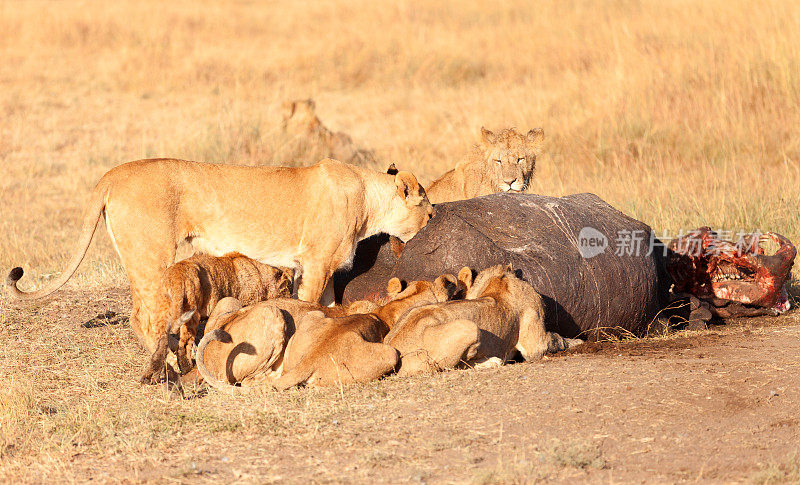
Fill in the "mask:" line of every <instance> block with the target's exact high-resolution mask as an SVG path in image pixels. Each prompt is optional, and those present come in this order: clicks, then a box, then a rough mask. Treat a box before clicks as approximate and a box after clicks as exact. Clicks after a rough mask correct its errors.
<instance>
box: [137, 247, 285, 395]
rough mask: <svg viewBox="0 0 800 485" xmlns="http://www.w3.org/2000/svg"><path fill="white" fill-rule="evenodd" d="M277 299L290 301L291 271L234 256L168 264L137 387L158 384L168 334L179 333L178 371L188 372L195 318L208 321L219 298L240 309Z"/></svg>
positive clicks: (202, 257) (205, 257)
mask: <svg viewBox="0 0 800 485" xmlns="http://www.w3.org/2000/svg"><path fill="white" fill-rule="evenodd" d="M281 296H284V297H290V296H292V271H290V270H283V269H278V268H273V267H272V266H268V265H266V264H261V263H259V262H258V261H255V260H253V259H250V258H248V257H246V256H242V255H241V254H238V253H231V254H227V255H225V256H221V257H214V256H209V255H206V254H196V255H194V256H192V257H190V258H188V259H185V260H183V261H179V262H177V263H175V264H173V265H172V266H170V267H169V268H167V270H166V271H165V272H164V276H163V279H162V291H161V295H160V296H159V300H158V309H157V311H156V315H157V318H158V319H159V322H160V326H161V328H162V329H163V331H162V334H161V337H160V338H159V339H158V340H157V342H156V350H155V351H154V352H153V354H152V356H151V358H150V365H149V366H148V368H147V369H146V370H145V373H144V375H143V376H142V379H141V380H142V382H143V383H147V382H152V381H153V380H158V379H159V377H160V374H161V372H160V371H161V370H162V369H163V368H164V361H165V359H166V357H167V351H168V348H167V347H168V340H169V335H171V334H176V333H178V332H179V331H180V342H179V343H178V346H177V349H176V356H177V358H178V367H179V368H180V371H181V373H182V374H185V373H187V372H188V371H189V370H190V369H191V367H192V364H191V359H190V358H189V356H188V355H187V354H188V350H187V347H189V346H191V345H193V344H194V339H195V335H196V334H197V327H198V325H199V323H200V319H201V318H206V317H209V316H210V315H211V311H212V310H213V309H214V308H215V307H216V306H217V303H218V302H219V301H220V300H222V299H223V298H225V297H235V298H237V299H238V300H239V301H241V302H242V304H244V305H251V304H253V303H257V302H259V301H262V300H267V299H269V298H277V297H281ZM190 310H195V311H193V312H191V317H190V318H189V319H188V320H183V319H181V315H183V314H184V312H187V311H190Z"/></svg>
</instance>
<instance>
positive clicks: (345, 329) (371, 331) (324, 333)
mask: <svg viewBox="0 0 800 485" xmlns="http://www.w3.org/2000/svg"><path fill="white" fill-rule="evenodd" d="M388 331H389V327H387V326H386V324H385V323H383V322H382V321H381V319H380V318H378V317H377V316H375V315H374V314H357V315H349V316H346V317H340V318H327V317H325V315H324V314H323V313H322V312H311V313H309V314H308V315H306V316H305V317H304V318H303V319H302V320H300V322H299V323H298V325H297V329H296V330H295V333H294V335H292V338H291V339H290V340H289V343H288V344H287V346H286V354H285V356H284V371H283V375H281V377H280V378H278V379H277V380H276V381H275V383H274V384H273V385H274V387H275V388H276V389H288V388H290V387H293V386H297V385H301V384H306V385H309V386H331V385H334V384H350V383H352V382H368V381H371V380H373V379H378V378H379V377H381V376H384V375H386V374H388V373H390V372H392V371H394V369H395V367H397V362H398V360H399V355H398V353H397V350H395V349H394V348H393V347H390V346H388V345H386V344H384V343H383V337H384V336H386V333H387V332H388Z"/></svg>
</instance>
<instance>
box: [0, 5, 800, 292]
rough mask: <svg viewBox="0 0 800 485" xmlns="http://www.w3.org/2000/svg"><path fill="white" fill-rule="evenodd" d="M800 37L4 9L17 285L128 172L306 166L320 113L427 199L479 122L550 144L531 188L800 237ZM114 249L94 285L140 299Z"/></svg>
mask: <svg viewBox="0 0 800 485" xmlns="http://www.w3.org/2000/svg"><path fill="white" fill-rule="evenodd" d="M798 22H800V7H798V5H797V3H796V2H792V1H790V0H786V1H766V2H762V3H761V4H760V5H759V8H757V9H754V8H752V5H751V4H750V3H749V2H744V1H733V2H730V1H723V0H709V1H706V2H689V1H683V0H671V1H669V2H657V3H649V2H637V1H634V0H618V1H611V0H608V1H599V0H596V1H592V0H581V1H577V0H574V1H544V2H537V3H536V4H535V5H531V4H529V3H528V2H522V1H519V2H515V1H512V2H503V3H502V4H501V5H493V6H492V7H491V8H487V7H486V5H485V4H484V3H482V2H470V1H468V2H463V1H459V2H455V1H452V2H437V3H435V4H429V5H425V6H421V5H418V4H417V3H415V2H400V3H396V2H395V3H393V4H392V5H384V4H375V3H373V2H362V1H355V2H330V1H323V2H277V3H270V4H268V5H263V4H259V3H251V2H204V3H203V4H202V5H197V4H195V3H190V2H170V3H169V4H168V5H164V4H162V3H161V2H92V1H87V2H59V3H58V4H52V3H47V2H36V1H31V2H3V3H0V28H2V30H3V32H4V35H3V36H2V39H0V55H2V58H3V59H4V62H2V63H0V83H2V89H0V187H2V193H3V195H4V197H3V198H2V200H0V213H2V214H3V217H2V218H1V219H0V230H1V231H2V233H3V234H4V237H3V238H2V241H0V268H8V267H10V266H12V265H17V264H22V265H24V266H25V267H26V269H28V271H29V274H30V275H32V276H33V280H31V279H26V281H29V282H30V281H33V282H34V283H38V282H40V281H41V278H44V277H46V276H47V275H48V274H52V273H55V272H57V271H60V270H61V268H62V267H63V262H64V259H65V257H66V255H67V254H68V252H69V251H71V249H72V244H73V242H74V241H75V239H76V235H77V231H78V228H79V218H80V217H81V210H82V207H83V204H84V202H85V195H86V194H87V193H88V191H89V189H90V188H91V186H92V184H94V183H95V182H96V180H97V179H98V178H99V177H100V175H101V174H102V173H103V172H105V171H106V170H108V169H109V168H111V167H113V166H114V165H116V164H119V163H122V162H125V161H129V160H133V159H137V158H142V157H152V156H172V157H183V158H188V159H195V160H205V161H224V162H240V163H277V162H278V161H281V160H285V159H286V158H290V157H291V158H296V159H297V158H299V159H301V160H300V161H304V160H302V158H304V157H302V156H299V157H298V156H296V154H294V153H291V151H289V152H287V150H286V149H285V148H286V140H283V139H281V137H280V134H279V133H278V131H277V129H278V124H279V115H278V106H279V104H280V102H281V101H283V100H285V99H288V98H294V97H307V96H312V97H314V98H316V100H317V104H318V111H319V112H320V116H321V117H322V119H323V121H325V122H326V123H327V124H329V125H330V126H331V128H332V129H335V130H343V131H346V132H348V133H350V134H351V135H352V136H353V137H354V139H355V140H356V142H357V143H359V144H361V145H363V146H367V147H371V148H374V149H375V150H376V152H377V154H378V156H380V157H381V158H383V159H385V160H386V161H387V162H388V161H396V162H397V163H398V165H399V166H402V167H408V168H410V169H412V170H414V171H415V172H417V174H418V175H419V176H420V177H421V178H422V179H424V180H426V181H429V180H431V179H433V178H434V177H435V176H437V175H438V174H440V173H442V172H443V171H445V170H447V169H448V168H450V167H451V166H452V165H453V164H454V163H456V162H457V161H458V160H459V159H460V158H461V157H463V156H464V155H465V154H466V153H467V152H468V149H469V146H470V145H471V144H472V143H473V142H474V141H475V139H476V137H477V132H478V129H479V127H480V126H481V125H486V126H488V127H502V126H508V125H511V126H517V127H519V128H523V129H524V128H528V127H532V126H543V127H544V128H545V131H546V134H547V136H548V146H547V156H545V157H544V158H543V159H542V160H541V161H540V163H539V170H538V176H537V178H536V182H535V184H534V186H533V190H534V191H536V192H540V193H546V194H556V195H560V194H566V193H571V192H576V191H592V192H596V193H598V194H599V195H601V196H602V197H604V198H605V199H607V200H608V201H609V202H611V203H612V204H614V205H615V206H617V207H618V208H620V209H621V210H623V211H625V212H628V213H630V214H632V215H634V216H636V217H638V218H640V219H642V220H644V221H646V222H648V223H650V224H651V225H652V226H653V227H654V228H656V230H657V232H658V233H659V234H662V233H663V232H664V231H665V232H666V233H667V234H674V233H675V232H676V231H678V230H680V229H687V228H693V227H696V226H698V225H701V224H709V225H711V226H713V227H721V228H725V229H730V230H733V231H737V230H739V229H754V228H762V229H772V230H777V231H780V232H783V233H784V234H786V235H787V236H789V237H790V238H792V239H795V240H797V239H800V225H799V224H800V223H798V220H799V219H798V218H797V217H796V208H797V207H798V206H799V205H800V190H798V189H797V182H798V181H800V168H799V166H800V135H798V132H797V129H796V127H797V126H800V110H798V109H797V106H798V104H799V103H800V87H799V86H800V30H798V29H797V28H796V26H797V24H798ZM314 157H315V154H309V156H308V157H307V158H308V161H310V160H311V159H313V158H314ZM295 161H297V160H295ZM100 239H101V240H102V242H101V244H100V245H99V250H95V251H93V252H92V253H91V257H90V260H89V261H88V263H86V264H85V266H84V268H83V269H82V270H81V274H82V275H83V279H79V280H78V283H79V284H87V283H92V284H101V285H102V284H107V283H108V282H109V281H114V282H121V281H123V280H122V278H121V271H120V267H119V263H118V260H117V259H116V257H115V256H114V255H113V254H112V251H111V250H110V248H109V245H108V244H107V242H106V238H105V237H101V238H100Z"/></svg>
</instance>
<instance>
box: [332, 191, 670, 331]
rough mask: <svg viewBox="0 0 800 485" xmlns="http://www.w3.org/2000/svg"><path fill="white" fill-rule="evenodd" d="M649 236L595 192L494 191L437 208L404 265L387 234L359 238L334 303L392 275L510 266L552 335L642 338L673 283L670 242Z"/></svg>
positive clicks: (377, 292)
mask: <svg viewBox="0 0 800 485" xmlns="http://www.w3.org/2000/svg"><path fill="white" fill-rule="evenodd" d="M651 237H652V230H651V229H650V227H649V226H647V225H646V224H644V223H642V222H639V221H637V220H635V219H632V218H630V217H628V216H626V215H625V214H623V213H621V212H619V211H618V210H616V209H614V208H613V207H611V206H610V205H608V204H607V203H606V202H604V201H603V200H602V199H600V198H599V197H597V196H596V195H594V194H575V195H569V196H565V197H546V196H540V195H533V194H494V195H489V196H485V197H478V198H475V199H469V200H463V201H458V202H451V203H446V204H439V205H437V206H436V215H435V216H434V217H433V219H431V221H430V222H429V223H428V225H427V226H426V227H425V228H423V229H422V230H421V231H420V232H419V233H418V234H417V235H416V236H415V237H414V238H413V239H411V240H410V241H409V242H408V243H407V244H406V246H405V249H404V250H403V252H402V253H401V254H400V256H399V257H397V258H395V256H394V253H393V252H392V250H391V248H390V244H389V243H388V238H387V237H386V236H378V237H374V238H370V239H367V240H365V241H362V242H361V244H359V247H358V250H357V251H356V257H355V260H354V264H353V268H352V269H351V270H350V271H348V272H343V273H339V274H337V276H336V288H337V296H338V297H339V300H340V301H343V302H345V303H347V302H350V301H355V300H360V299H369V300H373V301H377V300H380V298H382V297H383V296H384V295H385V287H386V282H387V281H388V279H389V278H391V277H392V276H397V277H399V278H401V279H404V280H407V281H412V280H433V279H434V278H436V277H437V276H439V275H441V274H443V273H452V274H457V273H458V271H459V270H460V269H461V268H462V267H463V266H469V267H471V268H472V269H473V270H481V269H483V268H486V267H488V266H491V265H495V264H507V263H511V264H512V265H513V267H514V269H516V270H518V274H519V275H520V276H521V277H522V278H523V279H524V280H525V281H527V282H529V283H530V284H531V285H532V286H533V287H534V288H535V289H536V290H537V291H539V293H541V294H542V296H543V297H544V300H545V302H546V311H547V327H548V330H552V331H557V332H559V333H561V334H562V335H564V336H568V337H575V336H579V335H580V336H582V337H584V338H597V337H599V336H602V335H603V334H606V333H607V334H613V335H620V334H625V333H627V332H631V333H633V334H635V335H644V334H646V333H647V330H648V329H649V328H650V325H651V324H652V323H653V320H654V318H655V317H656V315H657V313H658V311H659V309H660V308H661V307H662V305H664V304H665V303H666V301H667V291H668V285H669V283H668V276H667V275H666V273H665V271H664V269H663V268H664V265H663V263H662V260H663V256H664V255H663V245H661V243H660V241H658V240H657V239H651ZM604 241H605V246H604V244H603V242H604ZM651 241H653V242H654V243H655V250H654V251H650V248H651V247H653V245H652V244H651Z"/></svg>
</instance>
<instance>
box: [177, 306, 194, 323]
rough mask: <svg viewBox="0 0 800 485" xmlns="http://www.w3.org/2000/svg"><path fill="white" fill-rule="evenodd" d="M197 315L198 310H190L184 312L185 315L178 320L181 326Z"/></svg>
mask: <svg viewBox="0 0 800 485" xmlns="http://www.w3.org/2000/svg"><path fill="white" fill-rule="evenodd" d="M195 313H197V310H196V309H193V310H189V311H188V312H183V315H181V316H180V318H179V319H178V320H179V321H180V322H181V325H183V324H184V323H186V322H188V321H189V320H191V319H192V317H193V316H194V314H195Z"/></svg>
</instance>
